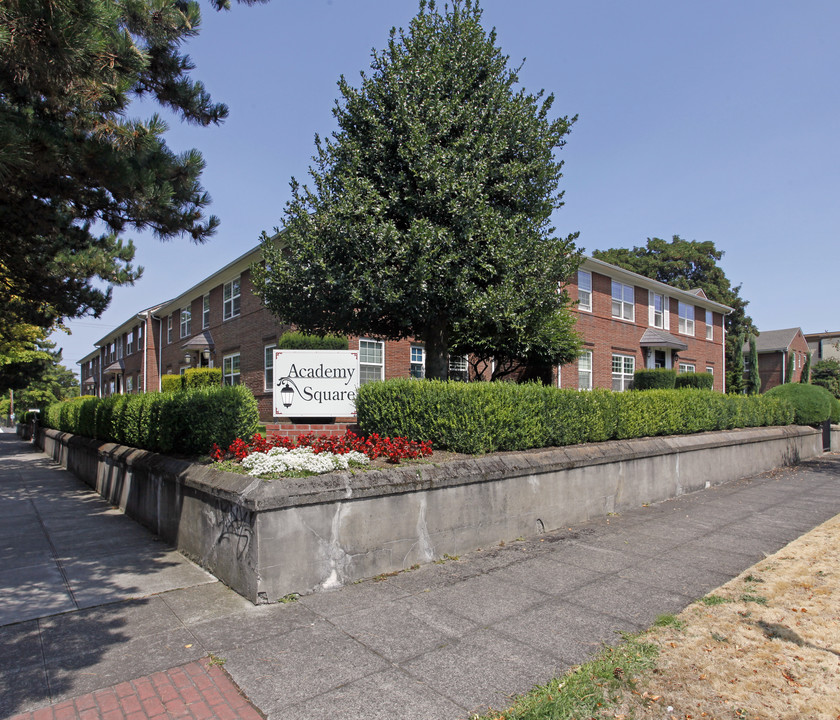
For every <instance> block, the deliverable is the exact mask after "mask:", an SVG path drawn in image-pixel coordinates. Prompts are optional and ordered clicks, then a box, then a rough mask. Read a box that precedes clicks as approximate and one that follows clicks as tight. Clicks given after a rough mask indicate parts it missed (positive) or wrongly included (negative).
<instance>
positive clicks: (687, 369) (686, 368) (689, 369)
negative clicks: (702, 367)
mask: <svg viewBox="0 0 840 720" xmlns="http://www.w3.org/2000/svg"><path fill="white" fill-rule="evenodd" d="M696 372H697V366H696V365H695V364H694V363H680V364H679V373H680V375H682V374H683V373H696Z"/></svg>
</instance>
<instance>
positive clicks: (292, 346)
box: [277, 330, 350, 350]
mask: <svg viewBox="0 0 840 720" xmlns="http://www.w3.org/2000/svg"><path fill="white" fill-rule="evenodd" d="M349 344H350V343H349V342H348V341H347V338H346V337H341V336H339V335H307V334H306V333H302V332H298V331H297V330H290V331H289V332H285V333H283V334H282V335H281V336H280V338H279V339H278V340H277V348H278V349H279V350H346V349H347V348H348V347H349Z"/></svg>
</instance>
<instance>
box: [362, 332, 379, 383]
mask: <svg viewBox="0 0 840 720" xmlns="http://www.w3.org/2000/svg"><path fill="white" fill-rule="evenodd" d="M384 377H385V343H384V342H382V341H381V340H359V384H361V385H364V384H365V383H368V382H373V381H375V380H382V379H384Z"/></svg>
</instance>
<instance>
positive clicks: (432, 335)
mask: <svg viewBox="0 0 840 720" xmlns="http://www.w3.org/2000/svg"><path fill="white" fill-rule="evenodd" d="M425 335H426V336H425V337H424V338H423V339H424V340H425V342H426V377H427V378H428V379H429V380H446V378H447V377H448V375H449V333H448V332H447V328H446V326H444V325H442V324H441V325H436V326H433V327H429V328H428V330H427V331H426V333H425Z"/></svg>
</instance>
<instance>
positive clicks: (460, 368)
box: [448, 355, 470, 382]
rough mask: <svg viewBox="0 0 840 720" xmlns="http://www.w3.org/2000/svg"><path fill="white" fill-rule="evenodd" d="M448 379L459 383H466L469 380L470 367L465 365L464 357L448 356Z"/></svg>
mask: <svg viewBox="0 0 840 720" xmlns="http://www.w3.org/2000/svg"><path fill="white" fill-rule="evenodd" d="M448 377H449V379H450V380H458V381H460V382H467V381H468V380H469V379H470V366H469V364H468V363H467V356H466V355H450V356H449V374H448Z"/></svg>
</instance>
